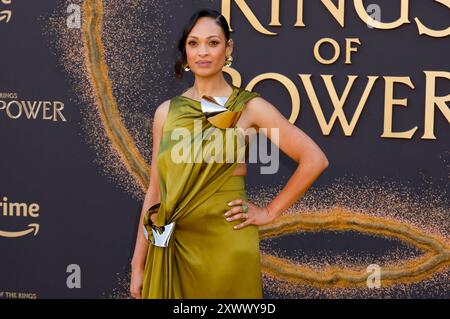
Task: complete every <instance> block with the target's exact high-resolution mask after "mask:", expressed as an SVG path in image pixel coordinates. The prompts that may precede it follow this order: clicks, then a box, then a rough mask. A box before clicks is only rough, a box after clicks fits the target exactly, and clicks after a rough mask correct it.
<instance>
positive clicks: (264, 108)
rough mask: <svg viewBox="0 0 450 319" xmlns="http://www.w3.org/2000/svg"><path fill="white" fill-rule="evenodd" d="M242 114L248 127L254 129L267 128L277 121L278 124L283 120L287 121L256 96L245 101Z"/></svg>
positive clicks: (272, 106)
mask: <svg viewBox="0 0 450 319" xmlns="http://www.w3.org/2000/svg"><path fill="white" fill-rule="evenodd" d="M244 112H245V113H246V114H245V117H246V118H248V119H249V124H250V126H253V127H256V128H259V127H268V126H269V124H270V123H271V124H272V125H273V124H274V123H273V122H274V121H278V124H281V122H283V120H285V121H287V120H286V119H285V118H284V117H283V115H282V114H281V113H280V112H279V111H278V109H277V108H276V107H275V106H274V105H273V104H272V103H270V102H269V101H267V100H266V99H264V98H263V97H262V96H256V97H254V98H252V99H250V100H249V101H247V103H246V105H245V109H244ZM283 124H287V123H283Z"/></svg>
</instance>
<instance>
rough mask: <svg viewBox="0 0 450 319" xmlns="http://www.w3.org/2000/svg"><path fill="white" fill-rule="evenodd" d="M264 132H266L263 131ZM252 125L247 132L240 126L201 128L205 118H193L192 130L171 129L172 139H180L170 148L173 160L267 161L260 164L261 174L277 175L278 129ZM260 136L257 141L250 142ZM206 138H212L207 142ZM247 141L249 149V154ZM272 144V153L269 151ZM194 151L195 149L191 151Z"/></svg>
mask: <svg viewBox="0 0 450 319" xmlns="http://www.w3.org/2000/svg"><path fill="white" fill-rule="evenodd" d="M261 132H262V133H264V134H261ZM267 133H268V129H267V128H259V130H258V131H257V130H256V129H255V128H253V127H250V128H248V129H247V130H245V131H244V129H242V128H240V127H235V128H226V129H220V128H217V127H209V128H206V129H204V130H203V129H202V121H201V120H194V130H193V133H191V131H190V130H189V129H187V128H184V127H179V128H175V129H173V130H172V132H171V135H170V139H171V141H177V142H176V143H175V144H174V145H173V147H172V148H171V154H170V155H171V160H172V162H174V163H177V164H178V163H203V162H206V163H233V162H238V163H245V162H246V155H248V161H247V162H248V163H257V162H258V161H259V162H260V163H261V164H267V165H266V166H261V167H260V173H261V174H275V173H276V172H278V169H279V166H280V165H279V164H280V163H279V162H280V156H279V148H278V146H277V145H279V128H271V129H270V135H269V136H270V139H269V138H268V137H267V136H268V134H267ZM255 137H257V141H258V142H257V143H251V142H252V141H253V140H254V138H255ZM204 141H210V142H209V143H204ZM246 141H248V143H249V148H248V149H249V152H248V154H246V149H247V147H246V144H247V143H246ZM269 146H270V152H269ZM192 150H194V151H192Z"/></svg>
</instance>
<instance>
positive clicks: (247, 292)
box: [142, 85, 262, 298]
mask: <svg viewBox="0 0 450 319" xmlns="http://www.w3.org/2000/svg"><path fill="white" fill-rule="evenodd" d="M232 87H233V93H232V94H231V95H230V96H229V98H228V100H227V101H226V103H225V105H224V106H225V107H226V108H227V109H228V110H230V111H232V112H238V113H237V114H240V112H242V110H243V108H244V107H245V103H246V102H247V101H249V100H250V99H252V98H253V97H256V96H259V94H258V93H256V92H249V91H247V90H244V89H241V88H239V87H236V86H234V85H232ZM231 128H234V129H236V128H237V127H236V125H233V126H232V127H231ZM236 132H239V130H237V131H236ZM219 137H220V138H222V139H223V141H225V140H227V142H228V140H229V135H228V138H227V135H226V129H223V128H217V127H215V126H214V125H213V124H212V123H211V122H210V121H209V120H208V119H207V117H206V116H205V113H204V112H203V111H202V107H201V103H200V101H197V100H194V99H191V98H188V97H185V96H182V95H178V96H175V97H173V98H172V99H171V100H170V106H169V112H168V115H167V118H166V120H165V123H164V127H163V135H162V137H161V142H160V145H159V153H158V155H157V165H158V174H159V186H160V195H161V203H160V206H159V209H158V215H157V218H156V221H155V225H157V226H163V225H166V224H169V223H171V222H173V221H175V222H176V225H175V228H174V232H173V234H172V238H171V240H170V242H169V246H168V247H157V246H154V245H152V244H150V245H149V249H148V253H147V258H146V263H145V271H144V281H143V289H142V298H262V278H261V271H260V252H259V234H258V227H257V226H255V225H250V226H247V227H244V228H242V229H238V230H236V229H233V226H234V225H237V224H239V223H241V222H242V220H236V221H232V222H228V221H226V220H225V217H224V215H223V214H224V213H225V211H226V210H228V209H229V206H227V203H228V202H229V201H231V200H234V199H238V198H242V199H244V200H247V199H248V198H247V193H246V191H245V180H244V177H243V176H231V173H232V172H233V171H234V169H235V168H236V166H237V165H238V161H237V154H239V152H242V147H244V148H246V147H247V146H248V144H247V143H246V144H245V145H244V146H242V144H240V143H238V140H239V138H238V137H236V136H235V135H234V136H233V138H232V142H231V143H219V144H218V143H217V140H216V139H217V138H219ZM183 145H189V146H190V152H189V154H188V155H189V156H188V155H186V154H187V153H186V152H182V151H183V150H185V148H183V147H182V146H183ZM218 145H220V151H221V152H222V154H223V156H221V157H220V158H222V159H223V161H222V162H218V161H217V160H212V161H211V160H210V161H207V160H205V159H206V158H207V157H206V155H205V154H209V155H210V156H212V157H214V156H215V155H217V154H219V153H220V152H219V153H218V151H219V150H218ZM229 152H232V154H234V155H233V159H234V160H233V161H231V162H230V161H227V160H226V159H227V153H229ZM180 154H182V155H180ZM182 156H185V157H184V158H185V159H186V158H188V160H183V161H181V160H180V158H182ZM228 158H229V157H228Z"/></svg>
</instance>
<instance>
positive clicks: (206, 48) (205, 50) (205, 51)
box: [198, 45, 208, 56]
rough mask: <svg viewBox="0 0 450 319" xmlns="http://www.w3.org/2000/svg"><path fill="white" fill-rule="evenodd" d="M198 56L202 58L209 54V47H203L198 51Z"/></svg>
mask: <svg viewBox="0 0 450 319" xmlns="http://www.w3.org/2000/svg"><path fill="white" fill-rule="evenodd" d="M198 54H199V55H201V56H203V55H205V54H208V45H201V46H200V48H199V50H198Z"/></svg>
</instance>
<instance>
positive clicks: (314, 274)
mask: <svg viewBox="0 0 450 319" xmlns="http://www.w3.org/2000/svg"><path fill="white" fill-rule="evenodd" d="M83 16H84V23H83V28H82V39H83V44H84V46H85V52H86V53H85V63H86V70H87V73H88V77H89V80H90V85H91V86H92V88H93V91H94V94H95V101H96V106H97V109H98V113H99V115H100V120H101V122H102V125H103V127H104V129H105V132H106V134H107V136H108V138H109V141H110V142H111V143H112V147H113V148H114V150H115V151H116V152H117V153H118V154H119V155H120V157H121V159H122V160H123V162H124V164H125V166H126V167H127V169H128V171H129V172H130V174H132V176H133V177H134V178H135V180H137V181H138V182H139V184H140V186H141V187H142V189H144V190H145V189H147V187H148V180H149V175H148V172H149V171H150V165H149V164H148V163H146V162H145V160H144V159H143V157H142V156H141V154H140V152H139V150H138V149H137V147H136V145H135V144H134V142H133V139H132V137H131V136H130V134H129V133H128V131H127V129H126V128H125V126H124V125H123V123H122V121H121V117H120V114H119V111H118V107H117V103H116V100H115V98H114V96H113V93H112V89H111V87H112V86H111V82H110V79H109V76H108V67H107V65H106V62H105V58H104V47H103V44H102V37H101V30H102V19H103V3H102V1H100V0H89V1H87V0H85V1H84V3H83ZM322 230H334V231H348V230H355V231H358V232H362V233H369V234H374V235H378V236H389V237H394V238H397V239H400V240H402V241H404V242H406V243H409V244H411V245H414V246H415V247H418V248H420V249H422V250H424V251H425V254H424V255H423V256H421V257H419V258H416V259H414V260H412V261H407V262H406V263H404V264H402V265H401V266H397V267H396V266H386V267H383V268H382V273H381V280H382V282H383V284H384V285H389V284H400V283H409V282H413V281H420V280H422V279H424V278H428V277H429V276H431V275H432V274H434V273H436V272H439V271H441V270H443V269H444V268H445V267H447V266H449V265H450V248H449V245H448V242H446V240H444V239H443V238H441V237H440V236H437V235H433V234H430V233H426V232H424V231H422V230H420V229H418V228H415V227H412V226H409V225H407V224H406V223H401V222H399V221H396V220H394V219H389V218H381V217H373V216H368V215H363V214H357V213H352V212H349V211H345V210H344V209H342V208H335V209H334V210H332V211H331V212H326V213H325V212H324V213H301V214H300V213H297V214H292V215H285V216H281V217H280V218H279V220H278V221H277V222H276V223H274V224H271V225H268V226H263V227H260V234H261V238H262V239H264V238H273V237H276V236H280V235H284V234H287V233H293V232H301V231H311V232H319V231H322ZM261 260H262V271H263V272H264V273H265V274H267V275H269V276H272V277H275V278H277V279H283V280H285V281H288V282H295V283H296V282H300V283H305V282H307V283H310V284H312V285H315V286H319V287H354V286H361V285H365V284H366V280H367V278H368V274H367V273H366V269H350V268H348V269H347V268H345V269H343V268H342V267H341V268H338V267H328V268H326V269H325V271H317V270H314V269H312V268H311V267H307V266H305V265H302V264H295V263H292V262H290V261H288V260H286V259H283V258H278V257H276V256H274V255H271V254H265V253H262V259H261Z"/></svg>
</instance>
